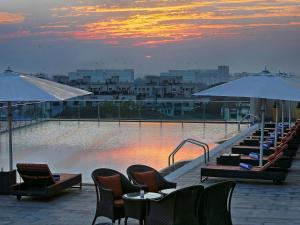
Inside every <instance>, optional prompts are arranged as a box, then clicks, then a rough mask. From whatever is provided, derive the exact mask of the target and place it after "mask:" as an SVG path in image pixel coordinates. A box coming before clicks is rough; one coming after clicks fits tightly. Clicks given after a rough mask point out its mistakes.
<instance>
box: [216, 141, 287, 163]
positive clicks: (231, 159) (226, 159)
mask: <svg viewBox="0 0 300 225" xmlns="http://www.w3.org/2000/svg"><path fill="white" fill-rule="evenodd" d="M286 146H287V145H285V147H286ZM281 147H283V144H281V145H279V146H278V147H277V148H278V150H276V151H275V152H274V153H273V154H271V155H268V156H264V157H263V163H264V164H265V163H267V162H268V161H269V160H270V159H272V157H273V155H274V154H276V152H279V151H285V150H286V148H285V149H282V148H281ZM251 154H253V153H250V154H249V155H241V154H223V155H221V156H219V157H218V158H217V164H218V165H227V166H238V165H239V164H240V163H247V164H251V165H252V166H258V165H259V160H258V159H259V154H258V153H255V154H253V155H255V156H256V157H253V156H251ZM292 161H293V160H292V159H291V158H290V157H285V156H282V157H281V158H280V159H278V160H277V161H276V162H275V163H274V165H273V167H278V168H282V169H288V168H290V167H291V165H292Z"/></svg>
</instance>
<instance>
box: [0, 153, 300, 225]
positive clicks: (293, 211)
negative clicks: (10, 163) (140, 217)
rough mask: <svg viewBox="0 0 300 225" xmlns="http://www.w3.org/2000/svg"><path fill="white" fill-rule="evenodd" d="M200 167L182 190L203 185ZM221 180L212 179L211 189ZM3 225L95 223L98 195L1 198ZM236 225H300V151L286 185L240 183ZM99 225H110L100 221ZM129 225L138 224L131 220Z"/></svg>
mask: <svg viewBox="0 0 300 225" xmlns="http://www.w3.org/2000/svg"><path fill="white" fill-rule="evenodd" d="M199 180H200V167H197V168H195V169H193V170H191V171H189V172H187V173H186V174H184V175H183V176H181V177H179V178H178V179H177V180H176V181H177V182H178V185H179V187H184V186H188V185H194V184H199ZM218 181H220V179H209V180H208V181H206V182H205V183H204V184H203V185H205V186H207V185H210V184H212V183H214V182H218ZM0 202H1V204H0V212H1V214H0V225H24V224H30V225H41V224H43V225H50V224H51V225H63V224H72V225H82V224H91V222H92V219H93V216H94V211H95V206H96V193H95V189H94V187H93V186H92V185H88V186H84V187H83V189H82V190H77V189H74V190H70V191H66V192H65V193H64V194H61V195H60V196H57V197H55V198H53V199H50V200H48V201H45V200H42V199H36V198H26V197H24V198H23V199H22V200H21V201H17V200H16V198H15V197H14V196H0ZM232 217H233V224H234V225H253V224H255V225H282V224H288V225H299V224H300V222H299V221H300V152H298V154H297V156H296V157H295V159H294V162H293V165H292V168H291V169H290V172H289V174H288V177H287V179H286V181H285V183H284V184H283V185H273V184H272V183H270V182H258V181H255V182H254V181H251V182H250V181H243V182H242V181H240V182H238V184H237V186H236V188H235V190H234V193H233V198H232ZM97 223H98V225H100V224H101V225H106V224H110V223H109V220H107V219H105V218H98V220H97ZM128 224H129V225H137V224H138V221H136V220H129V223H128Z"/></svg>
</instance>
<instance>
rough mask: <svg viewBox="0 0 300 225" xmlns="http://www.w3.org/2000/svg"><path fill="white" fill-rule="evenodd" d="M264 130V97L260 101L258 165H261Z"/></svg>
mask: <svg viewBox="0 0 300 225" xmlns="http://www.w3.org/2000/svg"><path fill="white" fill-rule="evenodd" d="M264 131H265V99H262V102H261V130H260V150H259V166H260V167H261V166H263V155H264Z"/></svg>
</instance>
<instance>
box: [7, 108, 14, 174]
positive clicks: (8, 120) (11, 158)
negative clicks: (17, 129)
mask: <svg viewBox="0 0 300 225" xmlns="http://www.w3.org/2000/svg"><path fill="white" fill-rule="evenodd" d="M7 122H8V146H9V170H10V171H12V170H13V154H12V106H11V102H7Z"/></svg>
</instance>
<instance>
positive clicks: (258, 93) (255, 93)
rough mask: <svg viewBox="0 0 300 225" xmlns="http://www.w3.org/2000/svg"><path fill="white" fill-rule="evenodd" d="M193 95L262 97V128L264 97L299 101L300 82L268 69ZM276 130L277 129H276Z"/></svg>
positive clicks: (261, 150) (262, 137)
mask: <svg viewBox="0 0 300 225" xmlns="http://www.w3.org/2000/svg"><path fill="white" fill-rule="evenodd" d="M194 95H195V96H227V97H250V98H259V99H263V101H262V116H261V119H262V121H261V130H262V131H263V129H264V111H265V99H272V100H288V101H300V82H299V80H298V79H295V78H294V79H288V78H285V77H280V76H278V75H273V74H271V73H270V72H268V71H266V70H265V71H263V72H262V73H260V74H255V75H251V76H247V77H243V78H240V79H237V80H233V81H230V82H228V83H225V84H222V85H219V86H216V87H212V88H209V89H207V90H204V91H201V92H198V93H195V94H194ZM282 126H283V125H282ZM276 130H277V129H276ZM263 133H264V132H261V139H260V160H259V164H260V166H262V158H263V148H264V146H263V141H264V136H263Z"/></svg>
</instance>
